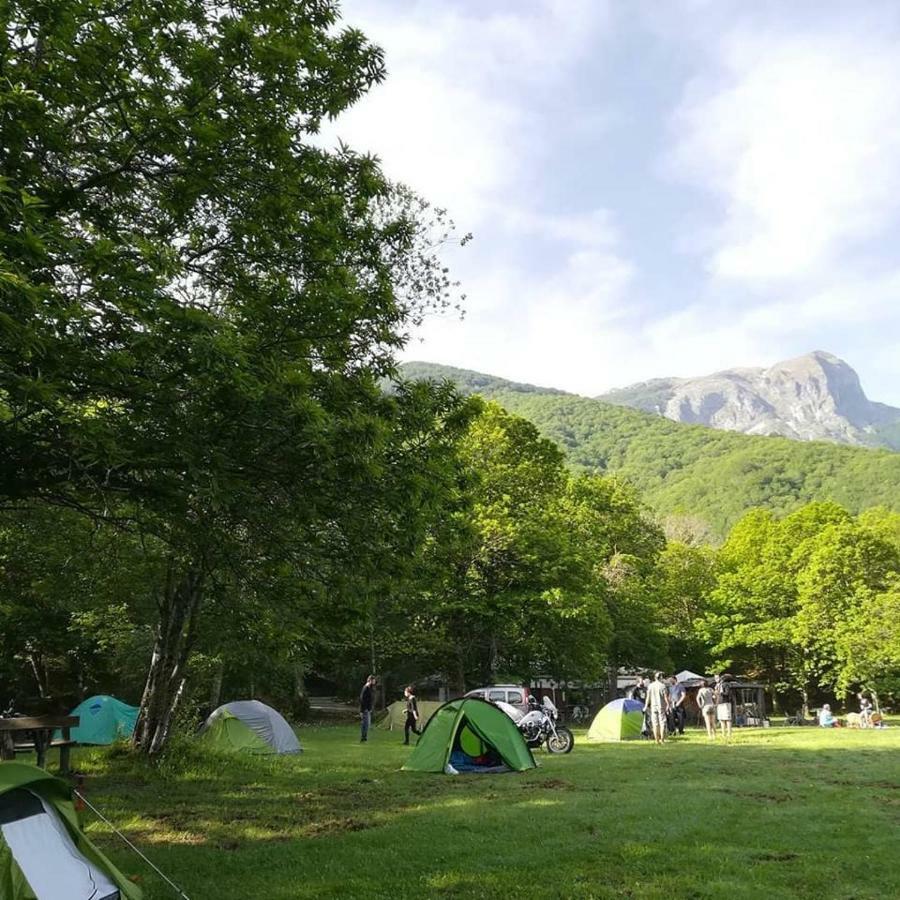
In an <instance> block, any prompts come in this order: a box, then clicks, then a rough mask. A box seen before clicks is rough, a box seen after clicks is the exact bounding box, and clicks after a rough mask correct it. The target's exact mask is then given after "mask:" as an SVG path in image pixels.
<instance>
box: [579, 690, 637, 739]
mask: <svg viewBox="0 0 900 900" xmlns="http://www.w3.org/2000/svg"><path fill="white" fill-rule="evenodd" d="M643 724H644V704H643V703H641V702H640V701H639V700H631V699H626V698H625V697H620V698H619V699H618V700H612V701H610V702H609V703H607V704H606V706H604V707H603V709H601V710H600V712H598V713H597V715H596V716H594V721H593V722H591V727H590V728H589V729H588V733H587V739H588V740H589V741H632V740H637V739H639V738H640V736H641V728H642V727H643Z"/></svg>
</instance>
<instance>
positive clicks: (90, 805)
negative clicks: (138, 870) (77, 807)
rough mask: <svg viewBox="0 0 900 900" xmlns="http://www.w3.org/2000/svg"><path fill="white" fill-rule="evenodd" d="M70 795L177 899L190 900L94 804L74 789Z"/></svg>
mask: <svg viewBox="0 0 900 900" xmlns="http://www.w3.org/2000/svg"><path fill="white" fill-rule="evenodd" d="M72 793H73V794H74V796H76V797H77V798H78V799H79V800H80V801H81V802H82V803H83V804H84V805H85V806H86V807H87V808H88V809H89V810H91V812H93V813H94V815H95V816H97V818H98V819H100V820H101V821H102V822H105V823H106V824H107V825H109V827H110V828H112V830H113V831H114V832H115V833H116V834H117V835H118V836H119V837H120V838H121V839H122V840H123V841H124V842H125V843H126V844H127V845H128V846H129V847H130V848H131V849H132V850H134V852H135V853H137V855H138V856H139V857H140V858H141V859H142V860H143V861H144V862H145V863H147V865H148V866H150V868H151V869H153V871H154V872H156V874H157V875H159V877H160V878H162V879H163V881H165V882H166V884H168V885H169V887H171V888H172V890H173V891H175V892H176V893H177V894H178V896H179V897H182V898H183V900H191V898H190V897H188V895H187V894H186V893H185V892H184V891H183V890H182V889H181V888H180V887H178V885H177V884H175V882H174V881H172V879H171V878H169V876H168V875H166V873H165V872H163V870H162V869H160V867H159V866H157V865H156V864H155V863H154V862H153V861H152V860H150V859H148V858H147V857H146V856H145V855H144V854H143V853H142V852H141V851H140V850H139V849H138V848H137V847H135V845H134V844H132V843H131V841H129V840H128V838H127V837H125V835H124V834H122V832H121V831H119V829H118V828H116V826H115V825H113V823H112V822H110V821H109V819H107V818H106V816H104V815H103V813H102V812H100V810H99V809H97V807H96V806H94V804H93V803H91V801H90V800H88V798H87V797H85V796H84V794H82V793H81V792H80V791H78V790H74V789H73V791H72Z"/></svg>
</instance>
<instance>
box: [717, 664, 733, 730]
mask: <svg viewBox="0 0 900 900" xmlns="http://www.w3.org/2000/svg"><path fill="white" fill-rule="evenodd" d="M730 679H731V676H730V675H716V683H715V686H714V687H713V693H714V695H715V699H716V719H718V721H719V727H720V728H721V729H722V737H723V738H725V740H728V738H730V737H731V685H729V684H728V682H729V680H730Z"/></svg>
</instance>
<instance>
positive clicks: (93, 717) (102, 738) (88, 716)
mask: <svg viewBox="0 0 900 900" xmlns="http://www.w3.org/2000/svg"><path fill="white" fill-rule="evenodd" d="M70 715H73V716H78V719H79V722H78V727H77V728H73V729H72V732H71V737H72V740H73V741H78V743H79V744H111V743H113V741H117V740H119V739H120V738H121V739H124V740H130V739H131V736H132V735H133V734H134V726H135V723H136V722H137V717H138V708H137V707H136V706H129V705H128V704H127V703H123V702H122V701H121V700H117V699H116V698H115V697H109V696H107V695H106V694H98V695H97V696H96V697H88V698H87V700H84V701H82V702H81V703H79V704H78V706H76V707H75V709H73V710H72V712H71V713H70Z"/></svg>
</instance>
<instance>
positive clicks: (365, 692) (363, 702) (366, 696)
mask: <svg viewBox="0 0 900 900" xmlns="http://www.w3.org/2000/svg"><path fill="white" fill-rule="evenodd" d="M374 706H375V676H374V675H370V676H369V677H368V678H367V679H366V683H365V684H364V685H363V688H362V690H361V691H360V692H359V721H360V726H359V727H360V733H359V742H360V743H361V744H364V743H365V742H366V741H367V740H368V739H369V726H370V725H371V724H372V709H373V707H374Z"/></svg>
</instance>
